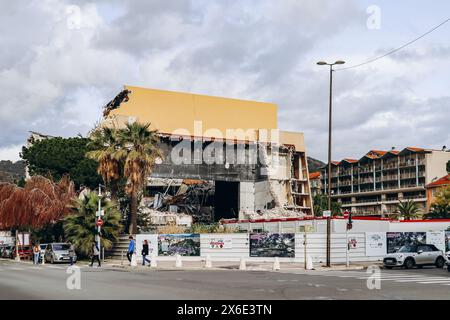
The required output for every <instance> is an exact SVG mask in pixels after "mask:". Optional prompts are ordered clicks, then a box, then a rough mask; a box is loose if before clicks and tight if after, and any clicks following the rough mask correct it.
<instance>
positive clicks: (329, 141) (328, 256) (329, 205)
mask: <svg viewBox="0 0 450 320" xmlns="http://www.w3.org/2000/svg"><path fill="white" fill-rule="evenodd" d="M344 63H345V62H344V61H341V60H338V61H336V62H335V63H327V62H324V61H319V62H317V64H318V65H321V66H322V65H327V66H330V97H329V110H328V211H330V212H331V131H332V124H333V122H332V119H333V118H332V111H333V66H334V65H336V64H344ZM331 216H332V214H330V216H329V217H327V267H331Z"/></svg>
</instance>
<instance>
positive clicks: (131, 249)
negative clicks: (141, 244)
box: [127, 236, 135, 266]
mask: <svg viewBox="0 0 450 320" xmlns="http://www.w3.org/2000/svg"><path fill="white" fill-rule="evenodd" d="M128 239H130V244H129V245H128V251H127V259H128V261H130V266H131V258H132V257H133V253H134V249H135V242H134V239H133V236H129V237H128Z"/></svg>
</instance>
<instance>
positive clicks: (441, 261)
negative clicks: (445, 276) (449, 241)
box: [435, 257, 445, 269]
mask: <svg viewBox="0 0 450 320" xmlns="http://www.w3.org/2000/svg"><path fill="white" fill-rule="evenodd" d="M435 265H436V268H439V269H442V268H443V267H444V265H445V260H444V258H442V257H438V258H437V259H436V264H435Z"/></svg>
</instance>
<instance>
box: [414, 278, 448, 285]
mask: <svg viewBox="0 0 450 320" xmlns="http://www.w3.org/2000/svg"><path fill="white" fill-rule="evenodd" d="M447 282H450V279H443V280H440V281H424V282H419V283H423V284H435V283H442V284H444V283H447Z"/></svg>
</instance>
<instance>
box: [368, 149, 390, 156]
mask: <svg viewBox="0 0 450 320" xmlns="http://www.w3.org/2000/svg"><path fill="white" fill-rule="evenodd" d="M386 152H387V151H383V150H370V151H369V152H368V153H373V154H376V155H377V156H378V157H381V156H383V155H385V154H386Z"/></svg>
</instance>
